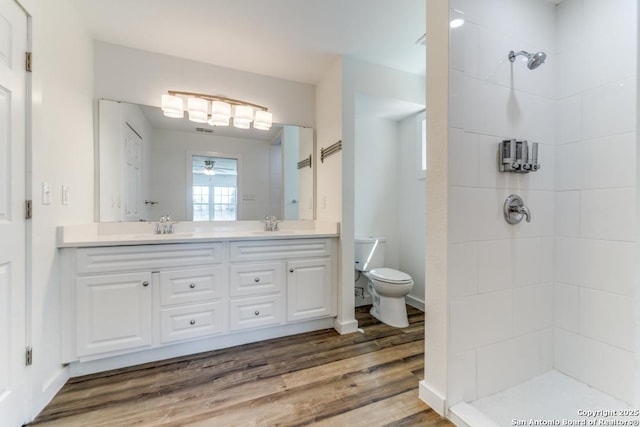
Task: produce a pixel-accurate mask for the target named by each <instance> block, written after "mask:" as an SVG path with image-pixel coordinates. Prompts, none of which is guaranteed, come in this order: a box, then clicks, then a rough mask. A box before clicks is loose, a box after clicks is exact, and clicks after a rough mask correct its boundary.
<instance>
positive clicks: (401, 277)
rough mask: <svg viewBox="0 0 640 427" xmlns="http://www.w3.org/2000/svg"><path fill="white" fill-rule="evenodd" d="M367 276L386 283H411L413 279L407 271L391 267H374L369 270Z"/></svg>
mask: <svg viewBox="0 0 640 427" xmlns="http://www.w3.org/2000/svg"><path fill="white" fill-rule="evenodd" d="M368 275H369V277H371V278H372V279H375V280H379V281H381V282H386V283H395V284H406V283H412V282H413V279H411V276H409V275H408V274H407V273H403V272H402V271H398V270H394V269H393V268H386V267H384V268H374V269H373V270H371V271H369V273H368Z"/></svg>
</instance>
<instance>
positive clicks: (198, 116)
mask: <svg viewBox="0 0 640 427" xmlns="http://www.w3.org/2000/svg"><path fill="white" fill-rule="evenodd" d="M208 108H209V102H208V101H207V100H206V99H201V98H189V99H187V110H188V111H189V120H191V121H192V122H196V123H207V119H208V117H207V115H208Z"/></svg>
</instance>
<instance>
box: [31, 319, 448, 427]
mask: <svg viewBox="0 0 640 427" xmlns="http://www.w3.org/2000/svg"><path fill="white" fill-rule="evenodd" d="M408 312H409V323H410V325H409V327H408V328H404V329H397V328H392V327H389V326H387V325H385V324H383V323H380V322H378V321H377V320H375V319H374V318H372V317H371V316H370V315H369V313H368V307H366V308H365V307H361V308H358V309H357V310H356V317H357V319H358V324H359V326H360V328H362V329H363V330H364V333H354V334H349V335H342V336H341V335H339V334H337V333H336V332H335V331H334V330H332V329H328V330H322V331H317V332H311V333H306V334H300V335H294V336H291V337H284V338H277V339H272V340H267V341H262V342H259V343H252V344H246V345H242V346H238V347H233V348H227V349H223V350H217V351H211V352H207V353H200V354H196V355H191V356H188V357H181V358H175V359H170V360H165V361H161V362H154V363H149V364H145V365H139V366H134V367H131V368H126V369H119V370H114V371H108V372H103V373H99V374H94V375H87V376H84V377H78V378H72V379H71V380H69V382H67V384H65V386H64V387H63V388H62V390H61V391H60V393H58V394H57V395H56V397H55V398H54V399H53V401H52V402H51V403H50V404H49V405H47V407H46V408H45V409H44V410H43V411H42V413H41V414H40V415H39V416H38V417H37V418H36V420H35V421H34V422H33V423H31V424H29V425H36V426H38V427H43V426H82V427H87V426H91V427H97V426H133V425H138V426H156V425H163V426H221V427H227V426H231V427H235V426H303V425H314V426H349V427H352V426H353V427H355V426H367V427H373V426H386V425H393V426H452V425H453V424H451V423H449V422H448V421H446V420H444V419H442V418H441V417H440V416H439V415H438V414H437V413H435V412H434V411H433V410H432V409H431V408H429V407H428V406H427V405H426V404H424V402H422V401H421V400H420V399H419V398H418V381H420V380H421V379H422V375H423V360H424V356H423V351H424V314H423V313H422V312H420V311H419V310H416V309H414V308H411V307H408Z"/></svg>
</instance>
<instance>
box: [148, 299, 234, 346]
mask: <svg viewBox="0 0 640 427" xmlns="http://www.w3.org/2000/svg"><path fill="white" fill-rule="evenodd" d="M226 321H227V313H226V307H225V304H224V303H223V302H222V301H216V302H210V303H207V304H198V305H190V306H185V307H174V308H166V309H164V310H160V335H161V341H162V342H163V343H167V342H172V341H179V340H185V339H190V338H198V337H203V336H207V335H213V334H221V333H223V332H226V330H227V324H226Z"/></svg>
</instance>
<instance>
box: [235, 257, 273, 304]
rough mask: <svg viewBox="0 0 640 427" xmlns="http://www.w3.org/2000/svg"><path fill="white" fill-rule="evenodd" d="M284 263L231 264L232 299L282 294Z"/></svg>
mask: <svg viewBox="0 0 640 427" xmlns="http://www.w3.org/2000/svg"><path fill="white" fill-rule="evenodd" d="M283 271H284V263H283V262H282V261H274V262H264V263H259V264H256V263H252V264H231V266H230V267H229V275H230V277H229V284H230V287H229V291H230V294H231V296H232V297H239V296H249V295H260V294H267V293H273V292H280V291H281V290H282V288H283V283H282V282H283V277H284V276H283Z"/></svg>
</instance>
